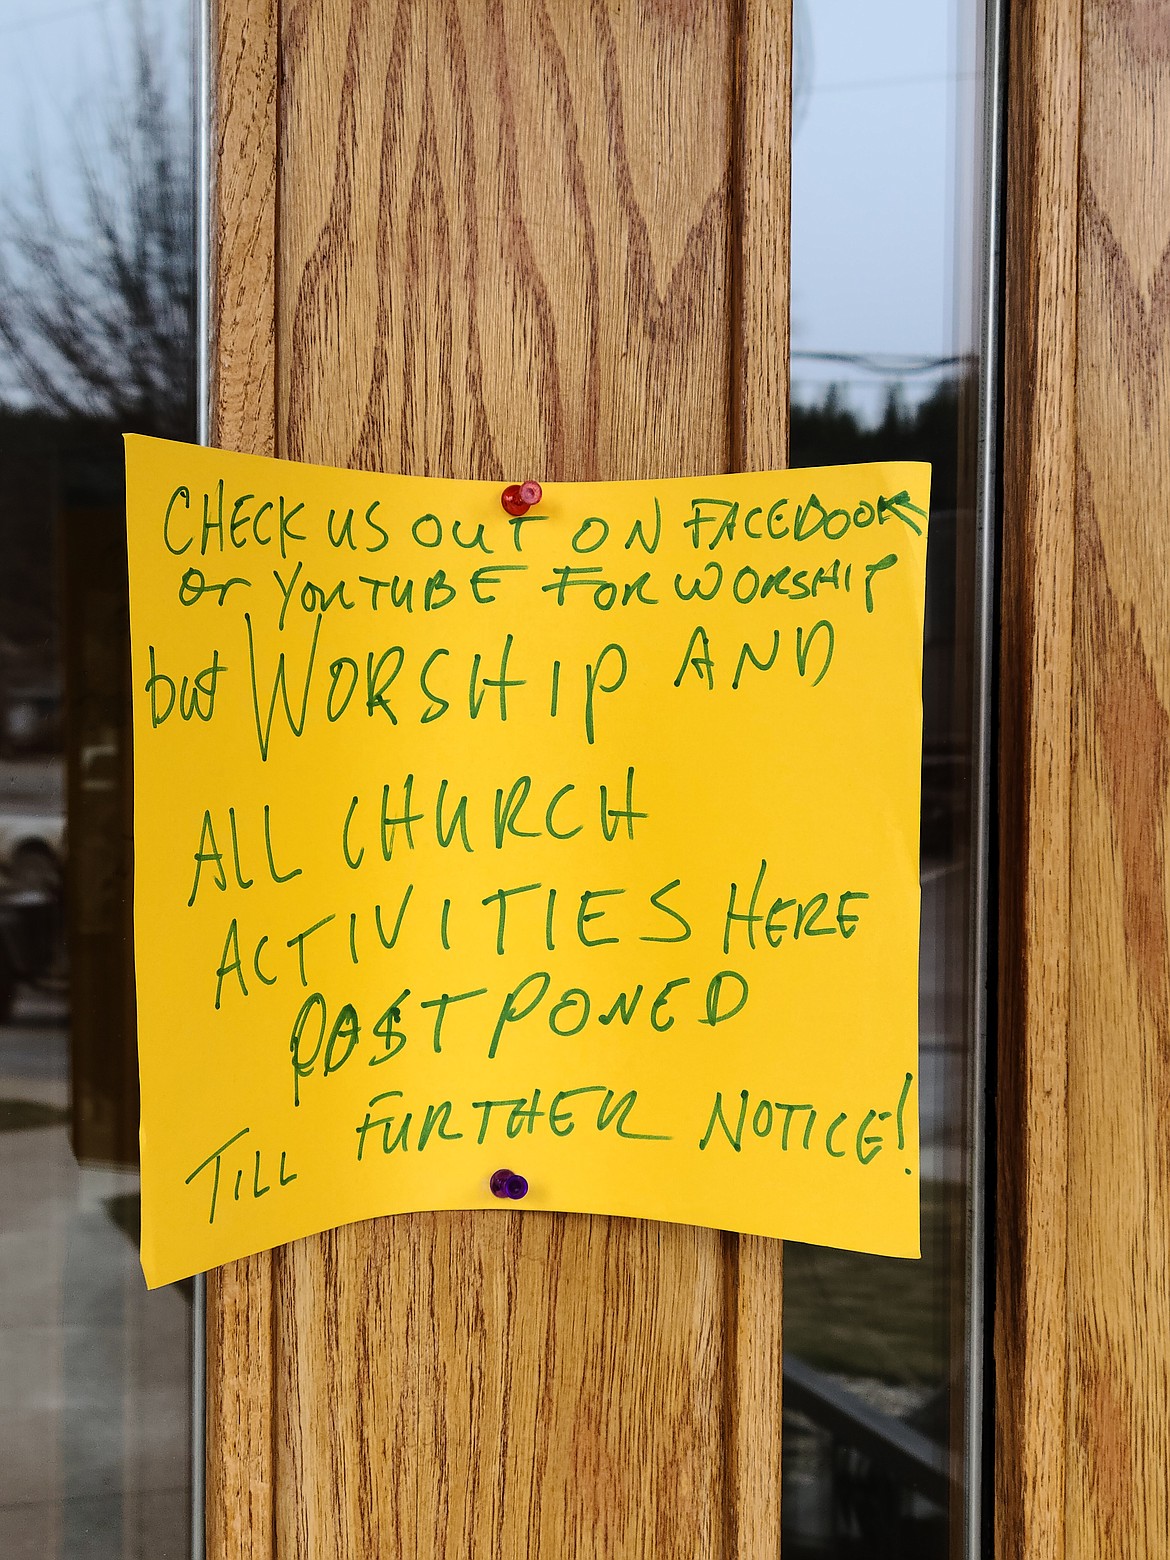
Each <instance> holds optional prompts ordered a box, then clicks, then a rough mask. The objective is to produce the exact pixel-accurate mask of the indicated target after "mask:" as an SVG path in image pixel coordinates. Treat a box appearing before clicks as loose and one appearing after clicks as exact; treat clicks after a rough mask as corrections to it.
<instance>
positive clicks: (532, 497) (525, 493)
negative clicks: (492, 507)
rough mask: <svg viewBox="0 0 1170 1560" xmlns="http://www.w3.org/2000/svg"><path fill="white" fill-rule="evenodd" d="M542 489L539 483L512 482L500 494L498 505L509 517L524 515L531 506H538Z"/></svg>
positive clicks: (542, 492)
mask: <svg viewBox="0 0 1170 1560" xmlns="http://www.w3.org/2000/svg"><path fill="white" fill-rule="evenodd" d="M543 494H544V489H543V488H542V487H541V485H540V483H539V482H519V483H517V482H513V483H512V484H511V486H510V487H506V488H505V489H504V491H503V492H502V493H501V494H500V503H501V504H503V506H504V508H505V510H506V511H507V512H508V514H510V515H526V514H527V513H528V511H529V510H530V509H531V508H532V506H533V504H539V503H540V500H541V498H542V497H543Z"/></svg>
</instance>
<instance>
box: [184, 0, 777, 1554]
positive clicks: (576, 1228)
mask: <svg viewBox="0 0 1170 1560" xmlns="http://www.w3.org/2000/svg"><path fill="white" fill-rule="evenodd" d="M789 36H790V17H789V7H788V5H787V4H786V3H784V0H734V3H732V0H719V3H717V4H711V5H705V4H699V3H694V4H690V3H687V0H635V3H628V0H594V3H592V4H587V3H584V0H491V3H487V0H378V3H373V0H279V3H278V0H220V4H219V11H218V17H217V42H218V55H217V58H216V60H215V82H216V94H217V101H216V116H215V122H216V129H217V136H218V146H217V154H216V159H215V162H216V220H217V233H216V240H217V241H216V245H215V248H216V261H215V264H216V270H215V280H214V309H213V313H214V325H215V332H216V334H215V345H214V354H213V355H214V364H215V375H214V392H213V400H214V415H213V440H214V442H216V443H219V444H222V445H225V446H228V447H231V448H238V449H243V450H250V451H254V452H256V453H275V454H277V455H281V456H287V457H290V458H293V459H299V460H309V461H321V462H327V463H330V464H336V465H343V466H345V465H352V466H358V467H364V468H367V469H374V470H382V471H392V472H397V471H401V472H415V473H421V474H430V475H442V476H461V477H478V478H486V479H492V480H496V481H500V482H501V483H502V482H504V481H505V480H516V479H520V478H523V477H524V476H527V475H530V474H531V475H534V476H538V477H541V478H552V479H581V478H616V477H643V476H650V475H674V474H682V473H686V472H703V471H708V472H710V471H720V470H728V469H734V468H742V467H744V466H747V467H758V468H768V467H775V466H780V465H783V464H784V463H785V455H786V431H787V387H788V354H787V340H788V240H787V214H788V178H789V155H788V137H789V96H790V94H789V77H790V68H789ZM780 1263H781V1255H780V1246H779V1243H777V1242H767V1241H763V1240H756V1239H751V1238H747V1237H737V1236H735V1235H726V1234H721V1233H718V1232H716V1231H712V1230H706V1229H694V1228H686V1227H680V1226H674V1225H666V1224H654V1223H644V1222H637V1221H630V1220H621V1219H606V1218H587V1217H581V1216H576V1215H560V1214H557V1215H549V1214H539V1213H526V1214H518V1213H513V1214H507V1213H494V1214H492V1215H490V1216H488V1215H483V1214H476V1213H455V1214H450V1213H442V1214H433V1215H411V1216H408V1217H400V1218H393V1219H383V1220H379V1221H377V1222H375V1223H370V1224H362V1225H356V1226H350V1227H347V1228H343V1229H340V1230H335V1231H332V1232H329V1233H327V1234H325V1235H322V1236H319V1237H315V1238H313V1239H310V1240H305V1241H301V1242H298V1243H297V1244H295V1245H293V1246H289V1247H286V1248H284V1249H282V1250H279V1251H276V1252H273V1253H270V1254H264V1255H261V1256H257V1257H254V1258H251V1259H249V1260H247V1261H244V1262H240V1263H236V1264H234V1265H233V1266H231V1267H229V1268H226V1269H223V1270H221V1271H220V1272H219V1273H217V1274H215V1275H213V1276H212V1278H211V1279H210V1281H209V1286H208V1297H209V1332H208V1374H209V1383H210V1389H209V1403H208V1427H207V1442H208V1472H209V1490H208V1552H209V1554H210V1555H211V1556H213V1557H216V1560H226V1557H229V1556H232V1557H234V1556H239V1557H241V1560H242V1557H245V1556H247V1557H249V1560H292V1557H294V1556H301V1557H306V1560H309V1557H311V1560H326V1557H330V1556H338V1557H357V1556H362V1557H372V1556H378V1555H384V1556H391V1555H393V1556H402V1557H403V1560H413V1557H416V1556H417V1557H431V1556H450V1557H452V1560H456V1557H459V1560H463V1557H470V1556H489V1555H490V1556H498V1557H501V1560H522V1557H523V1560H527V1557H537V1556H547V1557H550V1560H569V1557H571V1556H581V1557H583V1560H585V1557H588V1560H606V1557H617V1556H629V1557H631V1560H635V1557H636V1560H641V1557H650V1556H654V1557H656V1560H668V1557H669V1556H672V1555H678V1556H683V1555H686V1556H688V1557H695V1556H712V1557H714V1556H732V1555H742V1556H745V1557H746V1556H752V1557H761V1560H762V1557H764V1556H767V1555H777V1554H778V1553H779V1546H780V1538H779V1531H780V1529H779V1489H780V1471H779V1457H780V1448H779V1438H780V1409H781V1404H780V1367H781V1360H780Z"/></svg>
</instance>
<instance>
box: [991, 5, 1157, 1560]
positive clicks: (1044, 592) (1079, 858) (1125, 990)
mask: <svg viewBox="0 0 1170 1560" xmlns="http://www.w3.org/2000/svg"><path fill="white" fill-rule="evenodd" d="M1008 104H1009V110H1008V152H1009V156H1008V180H1007V195H1008V206H1007V292H1006V314H1005V336H1004V345H1005V366H1006V379H1005V415H1004V446H1005V447H1004V516H1003V571H1002V601H1003V643H1002V671H1001V679H1000V681H1001V694H1000V717H1001V729H1002V744H1001V782H1000V803H1001V808H1000V810H1001V819H1002V833H1001V839H1002V851H1001V885H1002V886H1001V900H1000V906H1001V936H1000V991H1001V1021H1000V1035H999V1090H998V1094H999V1099H998V1117H999V1120H998V1157H999V1215H998V1228H997V1231H996V1257H997V1265H998V1285H997V1287H998V1296H997V1316H996V1352H997V1356H998V1369H997V1386H998V1395H997V1404H996V1429H997V1457H996V1513H995V1515H996V1529H997V1539H998V1553H999V1554H1000V1555H1002V1556H1003V1557H1004V1560H1009V1557H1015V1556H1026V1557H1028V1560H1032V1557H1036V1560H1048V1557H1053V1560H1057V1557H1063V1560H1097V1557H1099V1556H1109V1557H1110V1560H1154V1557H1161V1556H1163V1555H1165V1554H1167V1553H1168V1552H1170V1234H1168V1232H1170V1214H1168V1211H1167V1209H1168V1201H1170V1151H1168V1150H1170V1116H1168V1107H1170V935H1168V927H1170V870H1168V867H1167V854H1166V839H1167V826H1168V823H1170V528H1168V526H1167V519H1166V517H1167V511H1168V507H1170V17H1168V16H1167V11H1166V7H1165V6H1164V5H1160V4H1146V3H1141V0H1084V3H1083V4H1081V3H1080V0H1076V3H1074V0H1031V3H1029V4H1025V5H1019V6H1014V7H1013V8H1012V34H1011V48H1010V52H1009V98H1008Z"/></svg>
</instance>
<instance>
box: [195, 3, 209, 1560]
mask: <svg viewBox="0 0 1170 1560" xmlns="http://www.w3.org/2000/svg"><path fill="white" fill-rule="evenodd" d="M211 7H212V0H191V25H192V32H193V34H194V37H193V43H194V55H195V104H194V107H195V112H194V116H193V117H194V121H195V233H194V239H195V321H194V324H195V418H196V424H195V427H196V434H195V436H196V440H197V441H198V443H200V444H207V443H208V442H209V441H210V436H211V129H212V104H211V93H212V80H211ZM206 1470H207V1279H206V1277H205V1276H204V1274H202V1273H197V1274H196V1275H195V1281H194V1291H193V1294H192V1300H191V1560H204V1557H205V1554H206V1547H207V1544H206V1499H207V1479H206Z"/></svg>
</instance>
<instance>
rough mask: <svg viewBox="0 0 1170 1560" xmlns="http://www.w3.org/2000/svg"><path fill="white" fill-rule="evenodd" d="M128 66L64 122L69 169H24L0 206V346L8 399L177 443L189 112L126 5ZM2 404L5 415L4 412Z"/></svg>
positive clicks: (186, 337) (184, 339) (190, 217)
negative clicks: (69, 129)
mask: <svg viewBox="0 0 1170 1560" xmlns="http://www.w3.org/2000/svg"><path fill="white" fill-rule="evenodd" d="M128 20H129V21H130V23H131V34H132V40H133V41H132V44H131V48H130V53H129V65H128V70H127V71H126V73H125V75H124V77H123V78H122V79H121V80H116V79H113V78H111V79H110V81H109V82H108V83H107V85H106V89H105V90H104V92H102V93H100V94H99V97H98V106H97V108H96V110H95V111H94V113H93V115H92V116H91V115H89V114H87V113H86V112H84V111H81V110H79V111H78V112H77V113H76V114H75V116H74V130H73V153H72V166H71V167H65V168H62V167H61V166H59V165H58V166H56V167H53V168H51V169H46V167H45V165H44V161H43V159H37V160H34V161H33V162H32V164H31V166H30V168H29V172H28V180H27V185H26V189H25V192H24V193H23V195H21V196H19V197H15V198H13V197H9V198H8V199H6V200H5V201H4V202H3V203H2V204H0V224H2V230H0V233H2V236H0V350H2V353H3V356H5V357H6V358H7V360H8V361H7V364H6V365H5V367H6V370H7V373H6V377H7V378H8V379H9V380H10V381H11V382H12V383H13V391H14V392H15V393H14V394H13V393H12V392H10V403H11V401H15V403H16V407H19V408H20V409H31V407H33V406H35V407H36V408H37V409H39V410H40V411H42V412H46V413H49V414H51V415H52V416H54V417H56V418H63V419H74V418H84V419H86V420H93V421H96V422H99V423H106V424H109V425H112V426H113V427H115V428H118V429H119V430H122V429H134V430H138V431H145V432H153V433H159V434H171V435H176V436H182V435H185V434H187V433H188V432H189V430H190V427H191V424H192V419H193V414H194V399H193V397H194V389H193V374H192V370H191V363H190V357H191V352H190V348H191V340H192V310H193V296H194V265H193V260H194V249H195V246H194V226H193V222H194V213H193V202H192V178H191V144H190V129H189V123H188V118H187V114H186V103H185V102H180V103H179V104H178V105H176V104H175V101H174V97H175V87H174V81H173V79H169V76H170V75H171V74H172V73H169V72H168V69H167V61H166V54H165V51H164V49H163V48H161V47H160V40H159V39H158V38H157V37H156V36H154V35H153V34H152V32H151V30H150V29H149V28H147V26H146V25H145V24H144V22H143V21H142V18H141V14H140V12H139V11H138V9H137V8H134V9H133V10H132V11H131V13H130V16H129V18H128ZM10 409H15V408H13V407H11V404H10Z"/></svg>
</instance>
